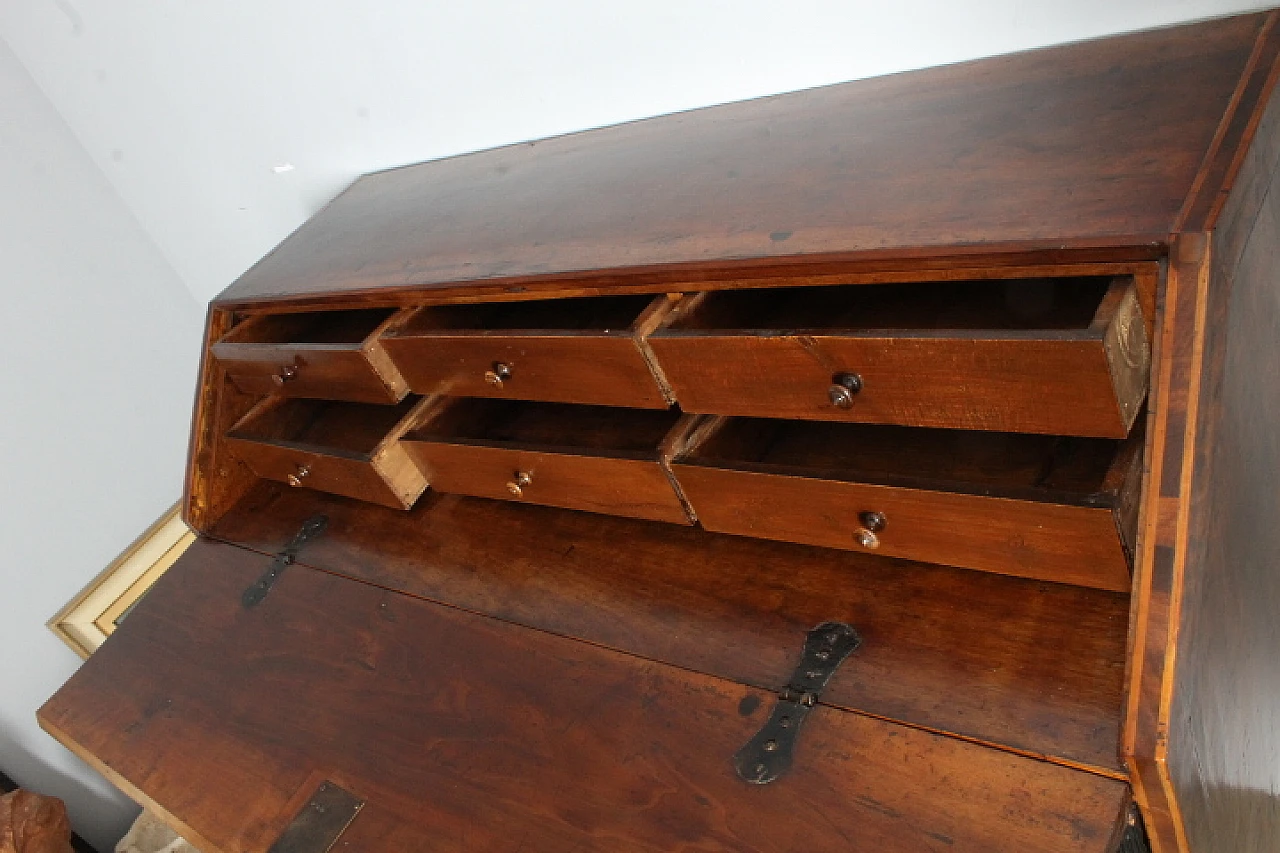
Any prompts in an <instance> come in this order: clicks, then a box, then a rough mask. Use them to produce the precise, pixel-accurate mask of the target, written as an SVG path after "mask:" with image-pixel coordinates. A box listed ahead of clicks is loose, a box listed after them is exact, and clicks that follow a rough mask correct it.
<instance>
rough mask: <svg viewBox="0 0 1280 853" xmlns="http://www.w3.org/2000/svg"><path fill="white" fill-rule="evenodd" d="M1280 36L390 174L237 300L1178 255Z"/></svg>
mask: <svg viewBox="0 0 1280 853" xmlns="http://www.w3.org/2000/svg"><path fill="white" fill-rule="evenodd" d="M1265 21H1266V16H1264V15H1250V16H1242V17H1236V18H1228V19H1223V20H1218V21H1210V22H1205V23H1200V24H1196V25H1191V26H1182V27H1170V28H1166V29H1161V30H1155V31H1152V32H1146V33H1138V34H1133V35H1126V36H1121V37H1117V38H1109V39H1103V40H1098V41H1091V42H1083V43H1078V44H1073V45H1066V46H1062V47H1055V48H1049V49H1045V50H1038V51H1030V52H1027V53H1020V54H1014V55H1010V56H1002V57H996V58H992V59H984V60H978V61H975V62H967V63H961V64H957V65H952V66H947V67H944V68H935V69H928V70H924V71H915V72H910V73H906V74H895V75H891V76H887V77H880V78H875V79H871V80H860V81H856V82H853V83H847V84H842V85H838V86H828V87H824V88H818V89H812V90H808V91H804V92H800V93H794V94H790V95H785V96H779V97H772V98H761V99H758V100H753V101H746V102H742V103H738V104H730V105H727V106H722V107H712V108H708V109H702V110H695V111H692V112H687V113H679V114H676V115H673V116H665V117H661V118H656V119H649V120H646V121H638V122H632V123H630V124H624V125H619V126H617V127H611V128H604V129H601V130H594V131H587V132H584V133H576V134H571V135H568V136H561V137H556V138H553V139H547V140H541V141H538V142H533V143H521V144H519V145H511V146H507V147H505V148H499V149H495V150H493V151H486V152H481V153H477V154H469V155H464V156H459V157H452V158H449V159H445V160H440V161H436V162H434V163H428V164H424V165H420V166H414V167H408V168H404V169H397V170H391V171H387V172H382V173H378V174H375V175H370V176H368V177H365V178H363V179H361V180H360V181H358V182H357V183H356V184H354V185H353V186H352V187H351V188H349V189H348V190H347V191H346V192H345V193H343V194H342V195H341V196H339V198H337V199H336V200H335V201H333V202H332V203H331V204H329V205H328V207H326V208H325V210H324V212H323V213H322V215H321V216H319V217H317V218H315V219H313V220H311V222H309V223H308V224H306V225H304V226H303V227H302V228H300V229H299V230H298V231H297V232H295V233H294V235H293V236H292V237H290V238H289V240H288V241H286V243H285V244H284V245H283V246H281V247H280V248H279V249H277V250H276V251H275V252H273V253H272V254H271V255H269V256H268V257H267V258H266V259H264V260H263V261H262V262H260V263H259V264H258V265H257V266H255V267H254V268H253V269H251V270H250V271H249V272H248V273H246V274H245V275H244V276H243V277H242V278H241V279H240V280H239V281H238V282H237V283H236V284H235V285H233V286H232V287H231V288H230V289H228V290H227V291H226V292H225V293H224V294H223V296H222V297H221V298H222V299H223V300H225V301H227V302H229V303H230V302H246V301H262V300H267V299H271V298H277V297H284V296H297V295H301V294H312V295H317V294H327V293H336V292H342V291H357V290H365V289H372V288H382V287H391V288H396V287H406V288H407V287H414V286H424V287H440V286H447V285H449V284H452V283H457V282H478V281H483V280H497V279H507V278H513V277H520V276H525V277H527V276H535V275H536V276H552V275H558V274H561V273H571V272H577V271H583V270H602V269H611V268H614V269H616V268H630V269H636V268H644V267H649V266H653V265H662V264H680V263H695V262H702V261H706V260H709V259H776V258H783V257H787V256H796V255H812V254H822V255H837V254H844V255H846V256H852V255H856V254H857V253H863V252H879V253H881V254H889V253H896V254H897V255H898V256H899V257H901V256H902V254H903V253H904V252H905V251H908V250H915V249H934V250H937V249H943V248H945V249H948V250H949V251H950V252H952V253H954V251H955V247H957V246H973V247H983V248H989V247H990V248H1001V249H1011V248H1015V247H1016V244H1023V245H1024V247H1027V246H1028V245H1029V246H1032V247H1038V248H1049V247H1062V246H1073V245H1077V246H1078V245H1082V244H1084V245H1089V246H1091V247H1097V246H1099V245H1116V244H1117V241H1118V242H1119V243H1122V244H1127V245H1131V246H1132V245H1140V244H1142V243H1144V242H1162V241H1163V240H1164V239H1165V238H1166V236H1167V235H1168V234H1169V233H1170V231H1171V230H1172V229H1173V225H1174V221H1175V219H1176V218H1177V216H1178V213H1179V210H1180V208H1181V207H1182V206H1183V204H1184V201H1185V199H1186V198H1187V195H1188V193H1189V192H1190V190H1191V188H1192V184H1193V182H1194V180H1195V178H1196V175H1197V173H1198V171H1199V169H1200V166H1201V163H1202V161H1203V160H1204V158H1205V156H1206V153H1207V151H1208V149H1209V147H1210V145H1211V143H1212V141H1213V139H1214V137H1215V134H1216V132H1217V130H1218V127H1219V124H1220V123H1221V122H1222V121H1223V119H1224V116H1225V115H1226V113H1227V109H1228V106H1229V105H1230V103H1231V100H1232V95H1233V93H1234V92H1235V90H1236V87H1237V82H1238V81H1239V79H1240V77H1241V75H1242V74H1243V73H1244V71H1245V70H1246V67H1247V63H1248V60H1249V57H1250V56H1251V54H1252V51H1253V47H1254V43H1255V40H1256V39H1257V37H1258V35H1259V33H1260V31H1261V30H1262V27H1263V25H1264V23H1265ZM1209 189H1210V190H1212V189H1213V188H1209ZM495 284H496V282H495ZM497 289H500V287H499V288H497Z"/></svg>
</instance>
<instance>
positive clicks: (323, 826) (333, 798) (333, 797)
mask: <svg viewBox="0 0 1280 853" xmlns="http://www.w3.org/2000/svg"><path fill="white" fill-rule="evenodd" d="M363 807H364V800H362V799H360V798H359V797H357V796H355V795H354V794H351V793H349V792H348V791H345V790H343V789H342V788H340V787H338V786H337V785H335V784H334V783H332V782H323V783H321V785H320V787H319V788H317V789H316V792H315V793H314V794H312V795H311V799H310V800H307V802H306V804H305V805H303V807H302V808H301V809H299V811H298V814H297V815H295V816H294V818H293V820H292V821H290V822H289V825H288V826H286V827H285V828H284V832H282V833H280V837H279V838H277V839H276V842H275V844H272V845H271V849H270V850H268V851H267V853H328V851H330V850H332V849H333V846H334V845H335V844H337V843H338V839H339V838H341V837H342V833H344V832H346V830H347V827H348V826H350V825H351V821H353V820H355V819H356V815H357V814H359V813H360V809H362V808H363Z"/></svg>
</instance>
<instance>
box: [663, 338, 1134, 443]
mask: <svg viewBox="0 0 1280 853" xmlns="http://www.w3.org/2000/svg"><path fill="white" fill-rule="evenodd" d="M1137 325H1140V324H1137ZM648 343H649V346H650V347H652V349H653V352H654V354H655V355H656V357H657V361H658V364H659V365H660V366H661V368H662V370H663V372H664V373H665V375H666V378H667V380H668V382H669V383H670V384H671V388H672V391H673V393H674V395H675V397H676V399H677V400H678V401H679V403H680V406H681V408H683V409H684V410H685V411H687V412H698V413H710V414H723V415H746V416H754V417H770V418H805V419H815V420H845V421H854V422H860V423H883V424H902V425H906V426H928V427H944V428H951V429H976V430H998V431H1004V432H1032V433H1051V434H1058V435H1080V436H1094V437H1104V438H1123V437H1124V436H1125V435H1127V434H1128V431H1129V427H1130V426H1131V425H1132V423H1133V419H1134V417H1135V416H1136V415H1137V412H1138V409H1139V408H1140V406H1141V403H1142V400H1143V398H1144V397H1145V395H1146V371H1147V363H1146V355H1145V341H1144V342H1143V346H1142V348H1141V352H1140V354H1135V355H1134V356H1133V360H1134V362H1135V365H1136V366H1135V367H1134V368H1133V370H1132V371H1131V372H1135V373H1137V372H1140V374H1141V375H1140V376H1139V377H1137V378H1136V379H1135V378H1134V377H1132V376H1126V377H1124V385H1123V388H1122V389H1121V394H1120V395H1118V393H1117V385H1116V383H1115V382H1114V381H1113V376H1112V368H1111V367H1110V366H1109V360H1108V357H1107V353H1106V350H1105V348H1104V344H1103V341H1102V339H1100V338H1083V337H1080V338H1075V339H1072V338H1066V339H1061V340H1052V339H1044V338H1038V339H1034V340H1030V339H1018V338H1013V337H1010V338H1004V339H974V338H972V337H969V338H963V337H918V336H904V337H862V336H858V337H854V336H838V335H831V336H806V335H787V336H774V337H755V336H749V335H734V334H725V335H720V334H715V335H706V336H702V335H687V336H686V335H679V336H671V337H652V338H650V339H649V341H648ZM842 373H851V374H856V375H857V376H858V377H859V378H860V384H861V387H860V388H859V389H858V390H856V392H855V393H852V394H851V395H849V397H847V398H846V400H847V403H848V407H847V408H841V407H839V406H837V405H836V404H835V403H834V402H833V401H832V399H831V391H832V385H833V378H834V377H835V376H836V375H837V374H842Z"/></svg>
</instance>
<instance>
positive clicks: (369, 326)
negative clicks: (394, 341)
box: [221, 308, 395, 345]
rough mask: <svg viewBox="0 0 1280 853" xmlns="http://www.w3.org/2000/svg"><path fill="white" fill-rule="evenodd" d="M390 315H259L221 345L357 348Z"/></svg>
mask: <svg viewBox="0 0 1280 853" xmlns="http://www.w3.org/2000/svg"><path fill="white" fill-rule="evenodd" d="M394 313H395V309H393V308H362V309H359V310H355V311H306V312H302V313H298V314H263V315H259V316H257V317H252V318H250V319H248V320H246V321H244V322H243V323H241V324H240V325H238V326H236V327H235V328H234V329H232V330H231V331H230V332H228V333H227V335H226V336H225V337H223V339H222V341H221V343H229V344H320V345H324V344H328V345H341V344H354V345H359V344H361V343H363V342H364V341H365V339H366V338H368V337H369V335H371V334H373V333H374V331H376V330H377V328H378V326H380V325H382V324H383V323H384V322H386V320H388V319H389V318H390V317H391V315H392V314H394Z"/></svg>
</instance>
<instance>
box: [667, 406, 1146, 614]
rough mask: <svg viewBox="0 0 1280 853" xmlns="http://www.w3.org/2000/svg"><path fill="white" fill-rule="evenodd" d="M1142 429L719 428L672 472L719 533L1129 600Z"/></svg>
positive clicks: (717, 420) (729, 422) (794, 424)
mask: <svg viewBox="0 0 1280 853" xmlns="http://www.w3.org/2000/svg"><path fill="white" fill-rule="evenodd" d="M1137 432H1140V431H1135V435H1133V436H1131V437H1130V438H1129V439H1127V440H1125V441H1116V440H1111V439H1096V438H1078V437H1067V438H1064V437H1055V436H1044V435H1028V434H1022V433H993V432H971V431H960V430H938V429H925V428H914V427H897V426H880V425H867V424H836V423H823V422H815V421H780V420H764V419H756V418H722V417H711V418H706V419H704V420H703V421H702V422H701V423H700V424H698V425H697V427H696V428H694V429H693V430H692V431H691V434H690V437H689V439H688V440H687V441H686V442H685V445H684V446H683V447H681V448H677V449H676V452H675V454H674V459H673V462H672V465H671V468H672V470H673V471H674V473H675V477H676V480H677V481H678V482H679V485H680V487H681V488H682V489H683V492H684V494H685V496H686V497H687V498H688V500H689V503H690V504H691V505H692V507H693V510H694V511H695V512H696V513H697V516H698V519H699V521H701V523H702V525H703V526H704V527H706V528H707V529H709V530H716V531H720V532H723V533H737V534H742V535H747V536H757V537H762V538H766V539H780V540H783V541H786V542H801V543H806V544H811V545H822V546H826V547H831V548H844V549H848V550H862V551H870V552H875V553H877V554H884V555H886V556H891V557H905V558H907V559H911V560H920V561H923V562H928V563H942V564H947V565H953V566H961V567H965V568H971V569H980V570H983V571H989V572H996V573H999V574H1005V575H1016V576H1019V577H1026V578H1034V579H1037V580H1046V581H1057V582H1061V583H1070V584H1077V585H1080V586H1089V587H1095V588H1099V589H1106V590H1114V591H1127V590H1128V589H1129V577H1130V576H1129V550H1130V547H1131V543H1132V537H1133V532H1134V529H1135V526H1136V507H1137V492H1138V488H1139V486H1140V479H1141V477H1140V471H1141V461H1140V455H1141V436H1140V435H1138V434H1137Z"/></svg>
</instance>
